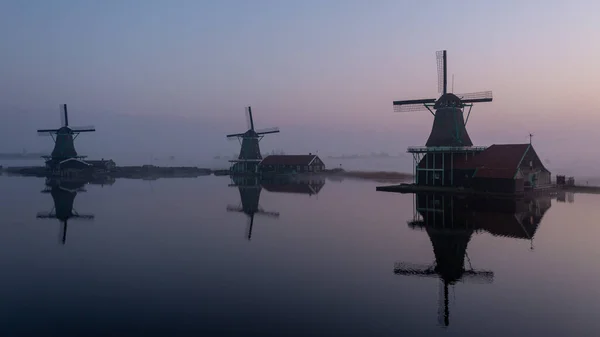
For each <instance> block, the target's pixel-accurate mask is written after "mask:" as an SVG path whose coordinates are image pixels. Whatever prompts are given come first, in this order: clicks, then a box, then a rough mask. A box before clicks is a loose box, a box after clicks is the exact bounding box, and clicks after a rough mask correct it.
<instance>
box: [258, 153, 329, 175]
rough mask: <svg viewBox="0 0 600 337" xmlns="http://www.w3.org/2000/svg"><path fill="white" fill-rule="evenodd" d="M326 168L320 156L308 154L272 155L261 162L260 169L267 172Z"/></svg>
mask: <svg viewBox="0 0 600 337" xmlns="http://www.w3.org/2000/svg"><path fill="white" fill-rule="evenodd" d="M323 170H325V164H324V163H323V161H322V160H321V158H319V156H317V155H315V154H312V153H309V154H307V155H270V156H267V157H265V158H264V159H263V160H262V161H261V162H260V164H259V171H260V172H261V173H265V174H294V173H319V172H322V171H323Z"/></svg>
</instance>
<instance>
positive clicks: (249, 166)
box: [227, 107, 279, 173]
mask: <svg viewBox="0 0 600 337" xmlns="http://www.w3.org/2000/svg"><path fill="white" fill-rule="evenodd" d="M246 120H247V123H248V131H246V132H243V133H234V134H229V135H227V138H228V139H236V138H237V139H238V140H240V145H241V149H240V155H239V156H238V158H237V159H236V160H230V162H232V163H234V164H233V171H237V172H249V173H255V172H256V170H257V167H258V163H260V161H261V160H262V154H261V152H260V146H259V142H260V141H261V139H262V138H263V137H264V136H265V135H267V134H271V133H278V132H279V128H276V127H275V128H268V129H261V130H255V129H254V119H253V117H252V108H251V107H247V108H246Z"/></svg>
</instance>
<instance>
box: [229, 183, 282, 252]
mask: <svg viewBox="0 0 600 337" xmlns="http://www.w3.org/2000/svg"><path fill="white" fill-rule="evenodd" d="M229 186H230V187H237V188H238V190H239V191H240V199H241V204H240V205H239V206H234V205H228V206H227V211H228V212H240V213H244V214H246V215H247V216H248V227H247V231H246V238H247V239H248V241H250V240H251V239H252V227H253V226H254V216H255V215H262V216H267V217H272V218H278V217H279V212H269V211H265V210H264V209H263V208H262V207H260V205H259V200H260V192H261V190H262V187H261V185H260V183H259V182H258V179H256V178H245V179H235V180H234V183H233V184H230V185H229Z"/></svg>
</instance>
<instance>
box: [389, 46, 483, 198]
mask: <svg viewBox="0 0 600 337" xmlns="http://www.w3.org/2000/svg"><path fill="white" fill-rule="evenodd" d="M446 65H447V61H446V51H445V50H442V51H438V52H437V69H438V92H439V93H440V95H441V96H440V97H439V98H437V99H435V98H424V99H412V100H403V101H394V103H393V105H394V110H395V111H397V112H408V111H421V110H422V111H429V112H430V113H431V114H432V115H433V116H434V118H433V126H432V128H431V133H430V134H429V138H428V139H427V142H426V143H425V147H411V148H409V149H408V152H409V153H412V154H413V158H414V160H415V171H416V172H415V183H417V184H422V185H442V186H443V185H451V186H452V185H454V167H453V162H454V160H455V155H462V154H464V155H465V156H463V157H466V156H469V155H473V154H475V153H477V152H480V151H483V150H484V149H485V148H482V147H473V142H472V141H471V138H470V137H469V134H468V133H467V129H466V125H467V122H468V121H469V116H470V114H471V109H472V108H473V104H474V103H481V102H491V101H492V92H491V91H482V92H475V93H468V94H454V93H451V92H448V76H447V73H448V72H447V67H446ZM467 108H468V111H467V116H466V118H465V116H464V111H465V110H466V109H467Z"/></svg>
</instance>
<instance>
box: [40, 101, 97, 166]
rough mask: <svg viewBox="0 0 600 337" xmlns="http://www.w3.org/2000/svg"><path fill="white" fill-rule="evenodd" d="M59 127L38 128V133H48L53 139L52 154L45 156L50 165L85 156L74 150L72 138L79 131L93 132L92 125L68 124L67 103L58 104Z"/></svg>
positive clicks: (57, 164)
mask: <svg viewBox="0 0 600 337" xmlns="http://www.w3.org/2000/svg"><path fill="white" fill-rule="evenodd" d="M60 118H61V127H60V128H58V129H40V130H37V132H38V134H39V135H44V136H46V135H50V136H51V137H52V139H53V140H54V150H52V154H51V155H50V156H48V157H45V158H46V160H47V162H46V163H47V164H48V165H49V166H51V167H56V166H59V165H60V163H62V162H64V161H65V160H69V159H74V158H75V159H83V158H85V156H79V155H78V154H77V151H75V144H74V140H75V138H77V136H78V135H79V134H80V133H81V132H94V131H96V129H95V128H94V127H93V126H85V127H73V126H70V125H69V115H68V111H67V105H66V104H61V106H60Z"/></svg>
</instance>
